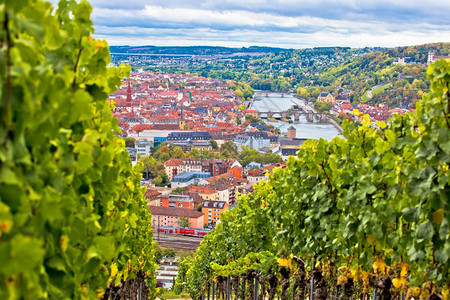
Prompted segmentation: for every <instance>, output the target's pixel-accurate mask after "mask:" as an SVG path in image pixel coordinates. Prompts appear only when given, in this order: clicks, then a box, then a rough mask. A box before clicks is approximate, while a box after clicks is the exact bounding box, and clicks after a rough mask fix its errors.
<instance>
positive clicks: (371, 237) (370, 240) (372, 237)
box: [367, 234, 376, 245]
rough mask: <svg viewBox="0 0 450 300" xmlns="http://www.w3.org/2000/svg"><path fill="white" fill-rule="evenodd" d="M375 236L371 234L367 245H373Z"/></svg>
mask: <svg viewBox="0 0 450 300" xmlns="http://www.w3.org/2000/svg"><path fill="white" fill-rule="evenodd" d="M375 239H376V238H375V236H374V235H373V234H369V235H368V236H367V243H369V245H373V242H375Z"/></svg>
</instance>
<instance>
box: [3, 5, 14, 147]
mask: <svg viewBox="0 0 450 300" xmlns="http://www.w3.org/2000/svg"><path fill="white" fill-rule="evenodd" d="M8 23H9V15H8V12H7V10H6V9H5V19H4V21H3V28H4V29H5V32H6V44H7V46H6V109H5V123H6V124H7V125H6V128H5V131H6V133H5V138H4V140H3V147H5V148H6V141H7V140H8V136H9V129H10V128H9V127H11V124H10V123H9V114H10V110H11V94H12V81H11V48H12V47H13V45H12V40H11V32H10V30H9V26H8Z"/></svg>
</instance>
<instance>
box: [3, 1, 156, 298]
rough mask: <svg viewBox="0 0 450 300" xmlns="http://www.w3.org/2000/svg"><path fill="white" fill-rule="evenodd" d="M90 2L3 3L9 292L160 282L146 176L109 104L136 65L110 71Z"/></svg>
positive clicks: (28, 294) (77, 292) (67, 291)
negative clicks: (138, 278) (140, 279)
mask: <svg viewBox="0 0 450 300" xmlns="http://www.w3.org/2000/svg"><path fill="white" fill-rule="evenodd" d="M91 10H92V9H91V6H90V5H89V4H88V3H87V2H86V1H80V2H79V3H77V2H76V1H61V2H60V3H59V7H58V9H56V10H54V9H53V7H52V6H51V4H50V3H48V2H44V1H42V0H34V1H6V2H5V1H3V2H2V4H1V5H0V19H1V23H2V30H1V31H0V49H1V51H0V61H2V63H1V64H0V91H1V92H0V143H1V147H0V261H1V264H2V266H1V268H0V277H1V278H2V282H1V283H0V298H2V299H21V298H23V299H42V298H64V299H82V298H84V299H86V298H89V299H97V298H98V297H99V296H101V295H98V294H97V293H100V294H101V293H102V291H104V290H105V289H106V287H107V285H108V282H110V283H111V286H114V285H115V283H116V279H118V281H117V282H118V283H120V280H121V279H122V280H124V281H125V282H126V281H127V280H128V279H130V278H133V277H134V276H135V274H137V273H144V274H147V273H148V274H150V275H145V276H146V280H147V283H148V286H149V287H150V288H154V283H155V278H154V269H155V267H154V263H153V262H154V258H153V254H154V253H153V246H152V232H151V230H150V226H151V225H150V221H149V220H150V219H151V216H150V214H149V212H148V209H147V208H146V203H145V201H144V197H143V194H144V190H143V188H141V187H140V184H139V182H140V172H139V169H133V168H132V167H131V162H130V159H129V156H128V153H127V151H126V150H125V149H124V146H125V143H124V141H123V139H121V138H119V137H118V134H119V133H120V130H119V128H118V127H117V124H118V121H117V119H115V118H114V117H113V115H112V113H111V106H110V103H109V102H108V101H107V97H108V95H109V94H111V93H112V92H114V91H115V90H117V89H118V88H119V86H120V85H121V79H122V78H124V77H125V76H128V74H129V68H125V67H123V66H122V67H120V68H107V65H108V64H109V61H110V56H109V50H108V45H107V44H106V42H104V41H100V40H95V39H93V38H92V37H91V34H92V33H93V25H92V21H91V20H90V13H91ZM139 261H140V262H141V263H139Z"/></svg>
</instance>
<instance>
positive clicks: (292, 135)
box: [287, 125, 297, 139]
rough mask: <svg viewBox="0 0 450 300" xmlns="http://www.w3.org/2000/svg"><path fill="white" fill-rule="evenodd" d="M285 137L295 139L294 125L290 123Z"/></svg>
mask: <svg viewBox="0 0 450 300" xmlns="http://www.w3.org/2000/svg"><path fill="white" fill-rule="evenodd" d="M287 137H288V138H291V139H295V138H296V137H297V130H296V129H295V127H294V126H292V125H291V126H290V127H289V128H288V129H287Z"/></svg>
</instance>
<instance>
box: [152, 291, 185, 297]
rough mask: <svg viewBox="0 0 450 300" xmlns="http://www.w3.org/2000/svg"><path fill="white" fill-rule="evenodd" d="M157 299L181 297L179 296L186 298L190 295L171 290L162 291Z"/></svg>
mask: <svg viewBox="0 0 450 300" xmlns="http://www.w3.org/2000/svg"><path fill="white" fill-rule="evenodd" d="M158 298H159V299H181V298H188V299H190V298H191V296H189V294H187V293H181V294H178V295H177V294H175V293H174V292H173V291H167V292H164V293H163V294H162V295H160V296H159V297H158Z"/></svg>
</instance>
